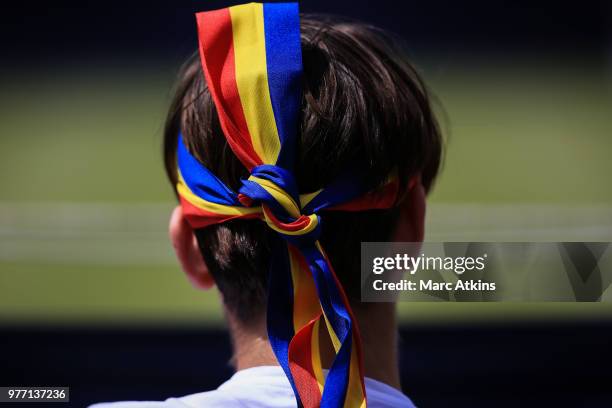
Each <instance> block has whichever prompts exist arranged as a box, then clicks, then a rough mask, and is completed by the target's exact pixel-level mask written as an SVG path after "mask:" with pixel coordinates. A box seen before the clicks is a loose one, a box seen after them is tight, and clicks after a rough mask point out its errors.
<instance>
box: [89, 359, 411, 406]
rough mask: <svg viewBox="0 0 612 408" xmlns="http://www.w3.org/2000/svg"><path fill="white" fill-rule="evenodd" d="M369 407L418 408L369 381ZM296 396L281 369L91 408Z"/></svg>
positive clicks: (283, 400) (261, 401)
mask: <svg viewBox="0 0 612 408" xmlns="http://www.w3.org/2000/svg"><path fill="white" fill-rule="evenodd" d="M365 386H366V393H367V395H368V407H370V408H400V407H401V408H404V407H406V408H415V407H414V404H413V403H412V401H410V399H409V398H408V397H407V396H405V395H404V394H402V393H401V392H400V391H398V390H396V389H395V388H393V387H391V386H389V385H387V384H384V383H381V382H380V381H376V380H373V379H371V378H367V377H366V378H365ZM295 406H296V401H295V396H294V395H293V390H292V388H291V385H290V384H289V380H288V379H287V377H286V376H285V373H284V372H283V369H282V368H281V367H280V366H262V367H253V368H248V369H245V370H240V371H238V372H237V373H236V374H234V375H233V376H232V378H230V379H229V380H227V381H226V382H224V383H223V384H221V386H220V387H219V388H217V389H216V390H214V391H208V392H200V393H197V394H191V395H187V396H184V397H180V398H168V399H167V400H165V401H125V402H109V403H101V404H94V405H92V406H90V407H89V408H217V407H219V408H220V407H223V408H225V407H243V408H246V407H249V408H251V407H252V408H264V407H266V408H289V407H291V408H294V407H295Z"/></svg>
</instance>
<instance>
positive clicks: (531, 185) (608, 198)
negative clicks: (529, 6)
mask: <svg viewBox="0 0 612 408" xmlns="http://www.w3.org/2000/svg"><path fill="white" fill-rule="evenodd" d="M417 63H418V61H417ZM449 68H452V69H449ZM176 69H177V67H167V68H163V69H156V70H155V71H154V72H144V73H143V72H137V71H134V72H130V73H127V74H126V72H125V71H122V72H120V73H119V72H117V73H116V75H112V72H111V73H109V72H108V71H106V72H96V71H95V70H93V71H91V72H87V73H85V74H83V72H79V73H71V72H65V71H63V72H53V73H49V74H48V75H41V76H38V77H36V78H33V77H31V76H26V75H24V76H23V77H22V78H17V80H15V81H12V83H11V84H6V85H5V86H4V89H3V92H2V94H0V107H1V110H0V111H1V113H0V133H1V134H2V137H1V138H0V174H2V188H1V189H0V319H2V320H3V321H13V322H15V321H18V322H24V321H25V322H51V323H53V322H69V323H74V322H82V323H109V322H112V323H125V324H149V323H156V324H160V323H161V324H164V323H171V324H176V323H180V324H201V323H202V322H207V323H209V324H213V325H214V324H220V322H221V314H220V308H219V305H218V299H217V295H216V293H215V292H214V291H211V292H207V293H204V292H199V291H196V290H195V289H193V288H192V287H191V286H190V285H189V284H188V282H187V280H186V279H185V278H184V276H183V275H182V273H181V272H180V270H179V268H178V267H177V264H176V262H175V260H174V257H173V254H172V251H171V247H170V244H169V242H168V239H167V231H166V226H167V220H168V216H169V213H170V211H171V208H172V206H173V205H174V198H173V196H172V193H171V189H170V186H169V185H168V183H167V182H166V180H165V175H164V173H163V170H162V161H161V129H162V126H163V119H164V116H165V110H166V107H167V105H168V103H169V98H170V95H171V87H172V82H173V79H174V75H175V72H176ZM420 69H421V72H422V73H423V75H424V76H425V79H426V81H427V83H428V84H429V86H430V88H431V90H432V91H433V93H434V94H435V95H436V97H437V99H438V100H439V102H440V105H441V106H442V108H443V111H442V110H440V115H441V116H440V117H441V118H442V122H443V126H444V129H445V134H446V136H447V156H446V160H445V166H444V169H443V171H442V173H441V176H440V178H439V181H438V183H437V185H436V187H435V190H434V191H433V193H432V194H431V196H430V200H429V203H430V206H429V211H428V218H427V239H428V240H430V241H442V240H455V241H464V240H494V241H570V240H583V241H609V240H612V189H611V188H610V175H612V161H611V160H610V152H611V151H612V138H611V137H610V136H612V119H611V114H612V97H611V94H612V93H611V90H612V84H611V81H610V76H609V75H608V76H606V75H605V72H604V71H602V70H601V67H599V66H598V65H596V64H592V65H590V64H588V63H580V64H564V65H563V66H562V67H560V65H559V64H558V63H557V62H555V61H549V62H542V61H539V60H535V61H528V60H522V61H520V62H516V63H514V64H512V65H509V64H503V63H499V62H498V63H495V62H485V61H483V62H482V63H480V64H478V65H477V66H475V65H474V64H473V63H472V64H471V65H470V64H468V63H456V62H455V63H453V64H452V66H451V67H449V66H448V65H447V66H446V69H442V68H440V64H438V63H436V61H422V62H421V64H420ZM608 74H609V73H608ZM356 256H357V254H356ZM400 312H401V316H402V319H404V321H406V322H411V321H418V322H421V323H430V324H438V323H440V324H446V323H449V322H461V321H466V320H474V319H477V320H484V321H487V320H488V321H499V320H505V319H508V318H513V317H514V318H516V319H528V318H534V317H543V316H544V317H546V318H554V319H557V318H559V319H566V318H574V317H575V318H581V319H599V318H602V317H605V318H612V307H610V306H609V305H608V304H511V303H508V304H442V303H431V304H427V303H403V304H401V305H400Z"/></svg>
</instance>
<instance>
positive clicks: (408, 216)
mask: <svg viewBox="0 0 612 408" xmlns="http://www.w3.org/2000/svg"><path fill="white" fill-rule="evenodd" d="M411 184H412V185H411V186H409V188H408V191H407V192H406V196H405V197H404V200H403V201H402V202H401V203H400V205H399V208H400V216H399V220H398V224H397V228H396V230H395V234H394V237H393V241H395V242H423V239H424V238H425V207H426V204H425V196H426V193H425V188H424V187H423V184H421V178H420V177H418V178H416V179H415V181H414V183H411Z"/></svg>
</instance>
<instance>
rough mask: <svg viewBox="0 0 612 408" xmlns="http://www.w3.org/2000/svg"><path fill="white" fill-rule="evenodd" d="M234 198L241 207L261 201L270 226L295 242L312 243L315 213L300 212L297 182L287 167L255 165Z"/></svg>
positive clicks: (315, 230) (316, 223)
mask: <svg viewBox="0 0 612 408" xmlns="http://www.w3.org/2000/svg"><path fill="white" fill-rule="evenodd" d="M238 193H239V194H238V200H239V201H240V203H241V204H242V205H244V206H245V207H251V206H253V205H257V204H261V208H262V214H263V219H264V221H265V222H266V224H268V226H269V227H270V228H272V229H273V230H274V231H276V232H278V233H279V234H280V235H281V236H283V237H284V238H285V239H286V240H287V241H289V242H291V243H292V244H295V245H299V246H301V245H303V244H305V243H314V242H315V241H316V240H317V239H318V238H319V235H320V230H321V228H320V226H321V222H320V218H319V216H318V215H317V214H308V215H307V214H302V208H301V205H300V198H299V193H298V189H297V183H296V182H295V178H294V177H293V174H291V172H289V171H288V170H286V169H284V168H282V167H279V166H274V165H270V164H264V165H260V166H256V167H254V168H253V169H252V170H251V175H250V176H249V178H248V179H246V180H242V187H241V188H240V190H239V191H238Z"/></svg>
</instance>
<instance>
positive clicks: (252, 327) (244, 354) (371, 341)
mask: <svg viewBox="0 0 612 408" xmlns="http://www.w3.org/2000/svg"><path fill="white" fill-rule="evenodd" d="M353 312H354V314H355V316H356V318H357V320H358V322H359V327H360V331H361V338H362V344H363V351H364V370H365V376H366V377H369V378H372V379H374V380H377V381H380V382H383V383H385V384H387V385H390V386H392V387H394V388H397V389H400V380H399V369H398V360H397V358H398V356H397V320H396V311H395V304H394V303H376V304H374V303H371V304H367V305H358V306H357V307H354V308H353ZM227 317H228V323H229V329H230V334H231V337H232V342H233V346H234V357H233V359H232V363H233V365H234V367H235V368H236V370H237V371H239V370H244V369H247V368H252V367H259V366H270V365H278V362H277V361H276V357H275V356H274V353H273V351H272V348H271V347H270V342H269V341H268V335H267V333H266V325H265V318H262V319H260V320H257V321H254V322H252V324H249V326H248V327H245V326H244V325H241V324H239V323H237V322H236V320H235V319H233V318H232V317H231V316H227ZM320 348H321V351H322V359H323V367H326V368H329V366H330V365H331V362H332V361H333V356H334V352H333V348H332V345H331V341H330V340H329V338H328V336H327V335H322V336H321V337H320Z"/></svg>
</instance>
